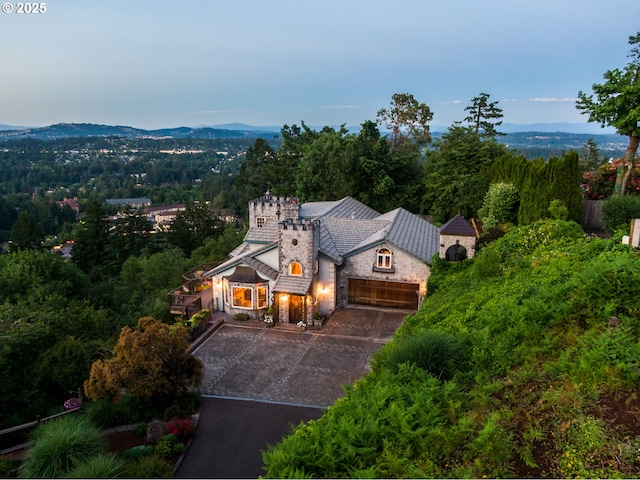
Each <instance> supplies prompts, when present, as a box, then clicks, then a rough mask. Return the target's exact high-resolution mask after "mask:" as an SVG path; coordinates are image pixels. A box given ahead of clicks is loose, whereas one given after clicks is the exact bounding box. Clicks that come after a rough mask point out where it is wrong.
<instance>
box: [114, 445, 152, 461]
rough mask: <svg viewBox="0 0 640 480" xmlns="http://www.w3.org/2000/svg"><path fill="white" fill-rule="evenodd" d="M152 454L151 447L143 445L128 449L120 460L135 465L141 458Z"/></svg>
mask: <svg viewBox="0 0 640 480" xmlns="http://www.w3.org/2000/svg"><path fill="white" fill-rule="evenodd" d="M153 454H154V448H153V445H144V446H142V445H141V446H137V447H133V448H129V449H127V450H125V451H124V452H122V455H121V457H122V459H123V460H125V461H126V462H129V463H135V462H137V461H138V460H139V459H141V458H143V457H148V456H150V455H153Z"/></svg>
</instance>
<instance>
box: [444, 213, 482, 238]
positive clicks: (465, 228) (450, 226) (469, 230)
mask: <svg viewBox="0 0 640 480" xmlns="http://www.w3.org/2000/svg"><path fill="white" fill-rule="evenodd" d="M440 233H441V234H443V235H458V236H462V237H475V236H476V231H475V229H474V228H473V227H472V226H471V225H470V224H469V222H467V221H466V220H465V219H464V217H463V216H462V215H460V214H457V215H456V216H455V217H453V218H452V219H451V220H449V221H448V222H447V223H445V224H444V225H443V226H442V227H441V228H440Z"/></svg>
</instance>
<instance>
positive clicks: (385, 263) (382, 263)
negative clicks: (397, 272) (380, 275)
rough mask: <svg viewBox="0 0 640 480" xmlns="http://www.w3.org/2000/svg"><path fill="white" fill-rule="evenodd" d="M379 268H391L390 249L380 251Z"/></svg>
mask: <svg viewBox="0 0 640 480" xmlns="http://www.w3.org/2000/svg"><path fill="white" fill-rule="evenodd" d="M377 266H378V268H391V251H390V250H389V249H388V248H381V249H380V250H378V261H377Z"/></svg>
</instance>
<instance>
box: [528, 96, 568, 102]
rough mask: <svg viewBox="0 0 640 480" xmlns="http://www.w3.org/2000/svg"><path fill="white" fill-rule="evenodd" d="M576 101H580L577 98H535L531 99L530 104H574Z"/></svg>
mask: <svg viewBox="0 0 640 480" xmlns="http://www.w3.org/2000/svg"><path fill="white" fill-rule="evenodd" d="M576 100H578V99H577V98H569V97H564V98H555V97H535V98H530V99H529V101H530V102H536V103H574V102H575V101H576Z"/></svg>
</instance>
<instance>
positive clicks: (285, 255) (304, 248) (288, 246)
mask: <svg viewBox="0 0 640 480" xmlns="http://www.w3.org/2000/svg"><path fill="white" fill-rule="evenodd" d="M318 233H319V232H318V230H317V229H316V228H314V225H313V223H312V222H309V221H306V220H295V221H287V222H282V224H281V225H280V232H279V237H280V238H279V245H280V247H279V248H278V265H279V268H278V271H279V272H280V274H281V275H288V274H289V265H290V264H291V262H298V263H300V264H301V265H302V276H303V277H304V278H312V277H313V275H314V273H315V259H316V255H315V252H316V251H317V249H318V241H319V240H318Z"/></svg>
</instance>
